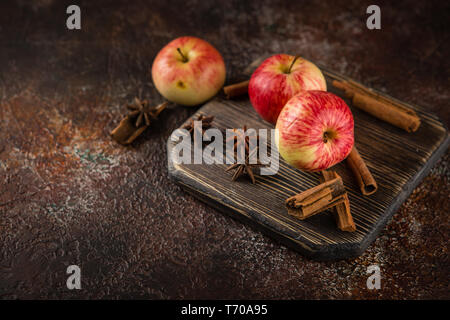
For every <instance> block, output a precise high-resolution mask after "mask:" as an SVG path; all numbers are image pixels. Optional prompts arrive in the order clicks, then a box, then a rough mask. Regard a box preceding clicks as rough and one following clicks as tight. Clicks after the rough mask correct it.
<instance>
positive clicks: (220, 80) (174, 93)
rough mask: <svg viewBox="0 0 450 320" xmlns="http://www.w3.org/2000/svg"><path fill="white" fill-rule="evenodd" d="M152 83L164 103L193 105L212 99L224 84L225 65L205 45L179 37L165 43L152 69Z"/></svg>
mask: <svg viewBox="0 0 450 320" xmlns="http://www.w3.org/2000/svg"><path fill="white" fill-rule="evenodd" d="M152 78H153V83H154V84H155V86H156V89H158V91H159V93H161V95H163V96H164V97H165V98H166V99H167V100H169V101H172V102H175V103H178V104H181V105H185V106H194V105H198V104H200V103H203V102H205V101H206V100H208V99H210V98H212V97H213V96H214V95H215V94H216V93H217V92H218V91H219V90H220V89H221V88H222V86H223V84H224V82H225V63H224V61H223V58H222V56H221V55H220V53H219V52H218V51H217V50H216V49H215V48H214V47H213V46H212V45H211V44H209V43H208V42H206V41H204V40H202V39H199V38H195V37H181V38H177V39H175V40H172V41H171V42H169V43H168V44H167V45H166V46H165V47H164V48H162V49H161V51H160V52H159V53H158V55H157V56H156V58H155V60H154V61H153V66H152Z"/></svg>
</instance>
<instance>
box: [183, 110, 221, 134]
mask: <svg viewBox="0 0 450 320" xmlns="http://www.w3.org/2000/svg"><path fill="white" fill-rule="evenodd" d="M213 120H214V116H205V115H203V114H201V115H199V116H198V117H197V119H195V120H194V119H192V120H191V121H189V122H188V123H186V124H185V125H184V126H182V127H181V128H182V129H186V130H187V131H189V133H190V134H191V135H192V133H193V132H194V129H195V127H194V121H201V122H202V126H201V127H198V129H199V130H201V134H203V133H205V131H206V130H207V129H209V128H211V126H212V121H213Z"/></svg>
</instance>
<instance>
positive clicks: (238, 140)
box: [225, 125, 259, 156]
mask: <svg viewBox="0 0 450 320" xmlns="http://www.w3.org/2000/svg"><path fill="white" fill-rule="evenodd" d="M246 131H247V125H244V126H243V127H242V129H241V130H238V129H233V132H234V133H235V134H234V135H232V136H230V137H228V138H227V139H226V140H225V144H227V142H228V141H234V146H233V152H234V155H235V156H236V153H237V152H242V150H243V149H242V146H243V148H244V154H246V153H248V152H250V142H249V141H250V135H246V134H245V132H246ZM251 136H252V137H255V138H256V142H258V141H259V136H258V135H251Z"/></svg>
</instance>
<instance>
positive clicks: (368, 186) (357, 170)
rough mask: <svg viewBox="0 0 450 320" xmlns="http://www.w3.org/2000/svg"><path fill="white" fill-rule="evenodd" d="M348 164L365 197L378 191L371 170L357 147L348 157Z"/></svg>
mask: <svg viewBox="0 0 450 320" xmlns="http://www.w3.org/2000/svg"><path fill="white" fill-rule="evenodd" d="M347 164H348V165H349V167H350V169H351V170H352V171H353V174H354V176H355V178H356V181H357V182H358V185H359V188H360V189H361V192H362V194H363V195H365V196H368V195H371V194H372V193H374V192H376V191H377V189H378V186H377V182H376V181H375V179H374V178H373V176H372V174H371V173H370V171H369V168H367V166H366V163H365V162H364V160H363V159H362V158H361V155H360V154H359V152H358V150H357V149H356V147H355V146H353V149H352V151H351V152H350V154H349V156H348V157H347Z"/></svg>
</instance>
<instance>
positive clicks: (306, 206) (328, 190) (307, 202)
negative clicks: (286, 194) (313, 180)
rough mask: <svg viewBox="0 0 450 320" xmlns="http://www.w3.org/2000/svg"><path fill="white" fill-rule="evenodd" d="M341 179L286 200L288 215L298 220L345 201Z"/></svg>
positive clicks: (335, 179)
mask: <svg viewBox="0 0 450 320" xmlns="http://www.w3.org/2000/svg"><path fill="white" fill-rule="evenodd" d="M345 194H346V192H345V188H344V184H343V183H342V179H341V177H339V176H337V177H336V178H334V179H332V180H329V181H326V182H324V183H322V184H320V185H318V186H315V187H313V188H311V189H308V190H306V191H304V192H301V193H299V194H297V195H295V196H293V197H290V198H288V199H287V200H286V207H287V209H288V213H289V214H290V215H292V216H294V217H296V218H299V219H300V220H304V219H306V218H309V217H311V216H313V215H315V214H318V213H320V212H322V211H325V210H327V209H329V208H332V207H334V206H336V205H338V204H340V203H343V202H344V201H345V197H344V195H345Z"/></svg>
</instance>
